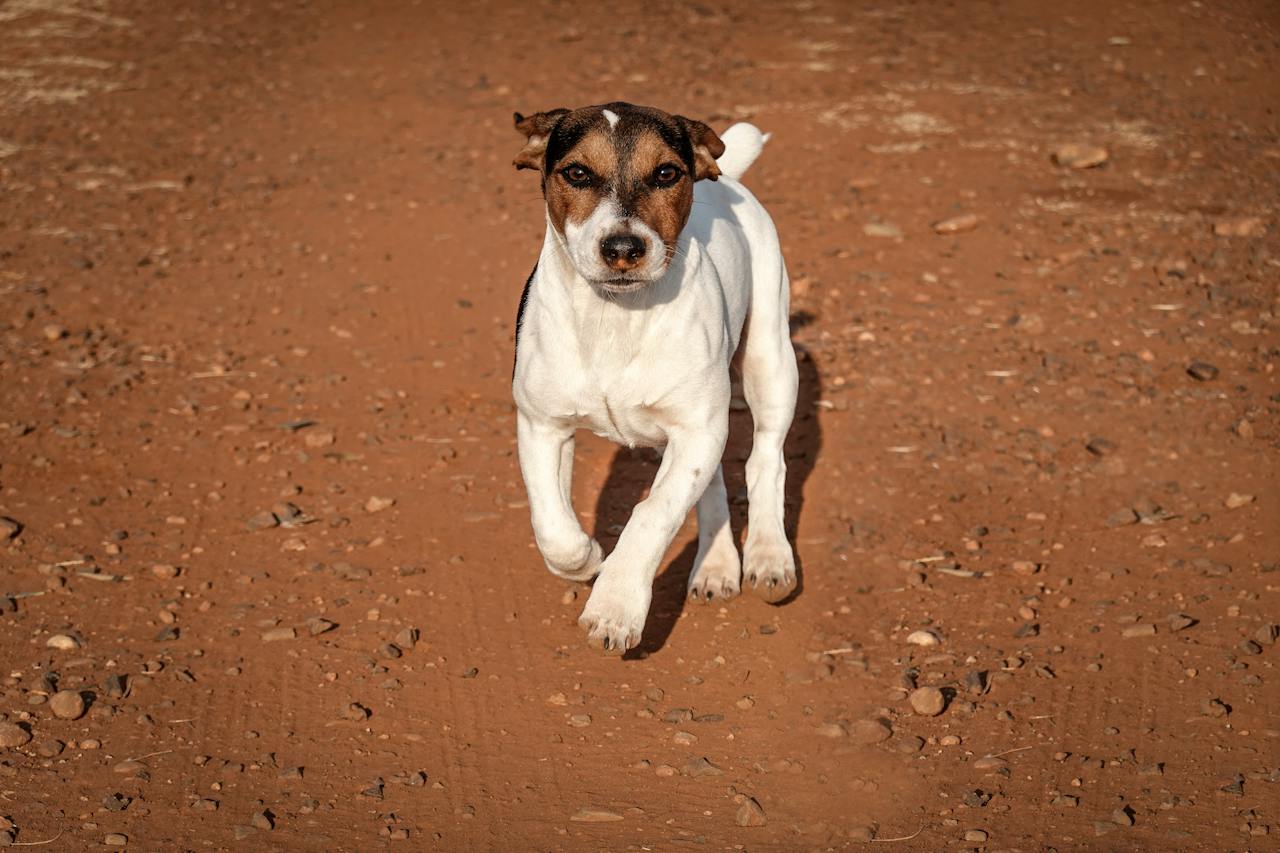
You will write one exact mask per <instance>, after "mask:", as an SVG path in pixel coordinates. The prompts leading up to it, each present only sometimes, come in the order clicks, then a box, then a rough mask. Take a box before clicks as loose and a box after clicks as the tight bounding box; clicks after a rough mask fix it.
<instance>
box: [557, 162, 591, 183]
mask: <svg viewBox="0 0 1280 853" xmlns="http://www.w3.org/2000/svg"><path fill="white" fill-rule="evenodd" d="M560 174H562V175H564V179H565V180H566V181H568V182H569V183H570V184H572V185H573V186H575V187H588V186H591V178H592V175H591V170H590V169H588V168H587V167H586V166H579V165H578V164H577V163H574V164H573V165H572V166H567V167H565V168H564V169H562V170H561V172H560Z"/></svg>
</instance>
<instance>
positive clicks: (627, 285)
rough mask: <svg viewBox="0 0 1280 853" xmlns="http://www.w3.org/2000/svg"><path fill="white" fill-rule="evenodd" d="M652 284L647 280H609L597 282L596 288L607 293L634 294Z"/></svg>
mask: <svg viewBox="0 0 1280 853" xmlns="http://www.w3.org/2000/svg"><path fill="white" fill-rule="evenodd" d="M652 283H653V282H651V281H649V280H648V279H635V278H610V279H605V280H604V281H597V282H596V286H597V287H599V288H600V289H601V290H605V291H608V292H609V293H634V292H635V291H637V290H640V289H642V288H644V287H645V286H647V285H650V284H652Z"/></svg>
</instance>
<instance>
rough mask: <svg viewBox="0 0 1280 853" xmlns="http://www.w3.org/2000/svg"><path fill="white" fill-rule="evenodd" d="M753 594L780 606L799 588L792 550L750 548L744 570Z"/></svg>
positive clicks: (783, 545)
mask: <svg viewBox="0 0 1280 853" xmlns="http://www.w3.org/2000/svg"><path fill="white" fill-rule="evenodd" d="M742 574H743V576H744V577H745V578H746V583H747V584H748V585H749V586H750V589H751V591H752V592H754V593H755V594H756V595H758V596H760V597H761V598H763V599H764V600H765V601H768V602H769V603H771V604H777V603H778V602H779V601H782V600H783V599H784V598H786V597H787V596H788V595H790V594H791V593H792V592H793V591H794V590H795V588H796V562H795V557H794V556H793V555H792V553H791V546H790V545H788V544H786V543H785V542H783V543H780V544H760V545H756V546H754V547H753V546H752V545H751V543H748V544H747V547H746V557H745V561H744V566H743V570H742Z"/></svg>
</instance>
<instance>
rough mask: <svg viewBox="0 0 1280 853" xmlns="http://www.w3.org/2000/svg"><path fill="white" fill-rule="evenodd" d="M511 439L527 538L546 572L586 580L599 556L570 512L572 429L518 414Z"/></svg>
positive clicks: (595, 544) (597, 566) (597, 545)
mask: <svg viewBox="0 0 1280 853" xmlns="http://www.w3.org/2000/svg"><path fill="white" fill-rule="evenodd" d="M516 437H517V442H518V445H519V451H520V471H521V473H522V474H523V475H524V486H525V490H526V491H527V492H528V494H529V513H530V515H531V517H532V520H533V535H534V538H535V539H536V540H537V542H538V550H539V551H541V552H542V558H543V559H544V560H546V563H547V568H548V569H550V570H551V572H552V574H555V575H558V576H559V577H562V578H566V579H568V580H573V581H589V580H591V579H592V578H593V577H595V576H596V574H598V573H599V571H600V562H601V558H602V556H603V552H602V551H601V549H600V543H598V542H596V541H595V540H594V539H592V538H591V537H590V536H588V535H587V534H586V532H584V531H583V529H582V525H581V524H579V523H578V517H577V516H576V515H574V512H573V501H572V498H571V496H570V487H571V486H572V484H573V429H572V428H570V427H568V426H564V425H561V424H558V423H555V422H553V421H547V420H543V419H540V418H536V417H530V416H528V415H526V414H525V413H524V412H521V413H520V414H519V416H518V423H517V427H516Z"/></svg>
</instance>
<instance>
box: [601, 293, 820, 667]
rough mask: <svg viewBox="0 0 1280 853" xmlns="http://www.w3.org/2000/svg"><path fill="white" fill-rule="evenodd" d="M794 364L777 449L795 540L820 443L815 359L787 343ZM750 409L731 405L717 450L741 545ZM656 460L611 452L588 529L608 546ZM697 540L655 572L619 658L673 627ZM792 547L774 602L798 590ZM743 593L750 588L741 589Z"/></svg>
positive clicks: (649, 649) (795, 318) (644, 651)
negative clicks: (785, 586) (792, 389)
mask: <svg viewBox="0 0 1280 853" xmlns="http://www.w3.org/2000/svg"><path fill="white" fill-rule="evenodd" d="M811 321H812V317H811V316H810V315H808V314H807V313H804V312H799V313H797V314H793V315H792V317H791V327H792V329H796V328H799V327H801V326H804V325H807V324H808V323H809V322H811ZM795 349H796V364H797V367H798V368H799V371H800V388H799V393H798V395H797V399H796V413H795V419H794V420H793V422H792V425H791V431H790V432H789V433H788V434H787V442H786V447H785V451H784V452H785V454H786V459H787V484H786V519H785V523H786V529H787V536H788V537H789V538H790V540H791V542H792V544H793V545H794V543H795V538H796V530H797V529H798V526H799V522H800V513H801V512H802V510H803V508H804V485H805V481H806V480H808V478H809V474H810V473H811V472H812V471H813V467H814V464H815V463H816V462H817V458H818V453H819V451H820V450H821V448H822V428H821V425H820V423H819V421H818V405H817V404H818V400H820V399H821V398H822V381H821V375H820V374H819V371H818V365H817V364H816V363H815V362H814V360H813V358H812V355H811V353H810V352H809V351H808V350H807V349H805V348H804V347H803V346H801V345H800V344H795ZM751 432H752V423H751V414H750V413H749V412H747V411H733V412H730V416H729V440H728V443H727V445H726V447H725V453H724V478H725V486H726V488H727V489H728V492H729V511H730V516H731V518H732V524H733V531H734V536H735V538H736V539H737V541H738V544H739V553H741V543H742V534H743V530H744V528H745V526H746V521H747V502H746V473H745V470H744V466H745V463H746V458H747V454H748V453H750V452H751ZM658 464H659V460H658V457H657V454H655V453H654V452H653V451H647V450H646V451H638V450H631V449H629V448H625V447H620V448H618V450H617V451H616V452H615V453H614V456H613V462H612V463H611V465H610V467H609V476H608V478H607V479H606V480H605V483H604V486H603V488H602V489H601V490H600V495H599V497H598V498H597V500H596V515H595V537H596V539H597V540H598V541H599V542H600V544H601V545H603V546H604V548H605V552H606V553H609V552H610V551H612V549H613V546H614V545H615V544H616V543H617V540H618V534H619V533H621V531H622V527H623V525H625V524H626V523H627V519H628V518H630V516H631V511H632V509H633V508H634V507H635V505H636V504H638V503H639V502H640V501H641V500H642V499H643V498H644V496H645V493H646V491H647V490H648V488H649V486H650V485H651V484H652V483H653V478H654V477H655V476H657V473H658ZM697 550H698V543H697V541H696V540H694V541H690V542H689V543H688V544H687V545H686V546H685V547H684V548H682V549H681V550H680V553H679V554H678V555H677V556H676V557H675V559H673V560H672V561H671V562H670V563H669V564H668V565H667V567H666V570H665V571H663V572H661V573H660V574H659V575H658V577H657V579H656V580H655V582H654V587H653V604H652V605H651V606H650V608H649V619H648V621H646V622H645V628H644V637H643V638H642V639H641V641H640V645H639V646H637V647H636V648H635V649H632V650H631V651H629V652H628V653H627V654H626V657H627V658H636V657H644V656H645V655H648V654H652V653H653V652H656V651H658V650H659V649H661V648H662V647H663V646H664V645H665V644H666V642H667V638H668V637H670V636H671V632H672V631H673V630H674V629H675V624H676V621H677V620H678V619H679V618H680V614H681V613H682V612H684V608H685V604H686V602H687V601H688V599H687V598H686V588H687V585H688V582H689V573H690V572H691V571H692V570H693V558H694V555H695V554H696V553H697ZM795 555H796V588H795V589H794V590H793V591H792V593H791V595H789V596H787V598H786V599H784V600H783V601H782V602H780V604H781V605H786V604H787V603H789V602H791V601H793V600H794V599H795V598H796V597H797V596H799V595H801V594H802V592H803V591H804V567H803V561H804V554H803V553H801V551H800V550H799V549H796V551H795ZM743 594H744V595H750V594H751V593H750V592H747V591H746V590H744V591H743Z"/></svg>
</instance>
